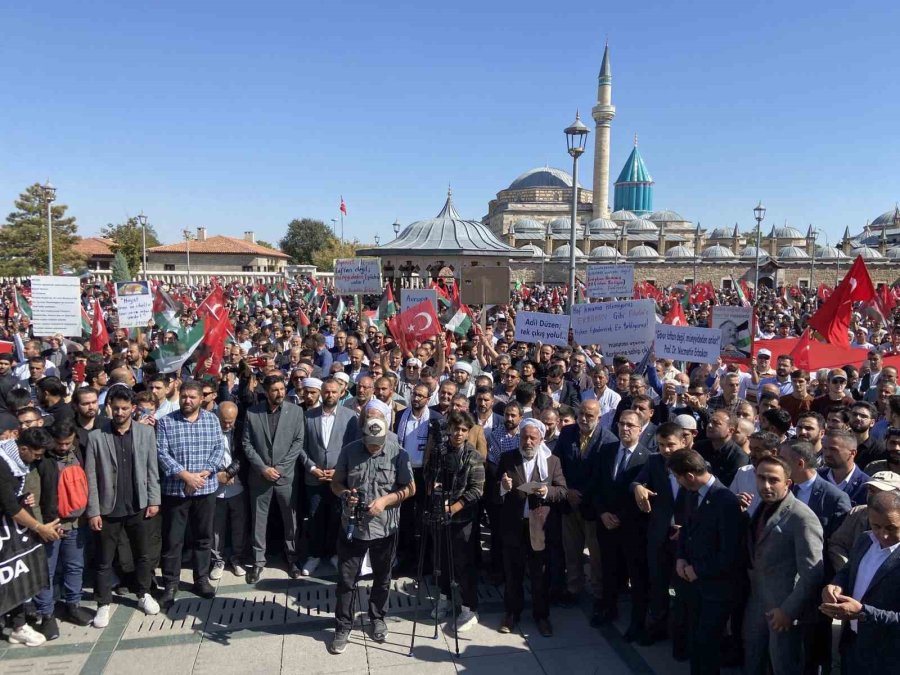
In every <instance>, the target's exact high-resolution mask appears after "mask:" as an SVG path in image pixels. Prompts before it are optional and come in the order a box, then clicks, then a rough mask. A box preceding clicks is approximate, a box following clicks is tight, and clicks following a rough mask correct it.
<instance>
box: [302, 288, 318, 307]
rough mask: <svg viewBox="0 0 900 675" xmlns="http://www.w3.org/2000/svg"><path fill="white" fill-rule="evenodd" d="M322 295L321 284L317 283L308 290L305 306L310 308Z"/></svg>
mask: <svg viewBox="0 0 900 675" xmlns="http://www.w3.org/2000/svg"><path fill="white" fill-rule="evenodd" d="M321 295H322V284H321V283H317V284H315V285H314V286H312V287H311V288H310V289H309V293H307V294H306V298H305V300H306V304H308V305H309V306H310V307H312V306H313V305H315V304H316V300H317V299H318V298H319V297H320V296H321Z"/></svg>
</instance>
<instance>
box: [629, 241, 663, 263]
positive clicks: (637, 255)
mask: <svg viewBox="0 0 900 675" xmlns="http://www.w3.org/2000/svg"><path fill="white" fill-rule="evenodd" d="M628 258H629V259H630V260H658V259H659V252H658V251H657V250H656V249H655V248H653V247H652V246H647V245H646V244H641V245H640V246H635V247H634V248H633V249H631V250H630V251H629V252H628Z"/></svg>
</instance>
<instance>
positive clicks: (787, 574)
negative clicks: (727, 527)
mask: <svg viewBox="0 0 900 675" xmlns="http://www.w3.org/2000/svg"><path fill="white" fill-rule="evenodd" d="M790 472H791V470H790V467H788V464H787V462H786V461H784V460H783V459H781V458H780V457H764V458H763V459H762V460H760V462H759V463H758V464H757V466H756V489H757V492H759V496H760V500H761V504H760V507H759V508H758V509H757V510H756V513H755V514H754V516H753V519H752V520H751V521H750V532H749V536H748V538H747V543H748V548H749V554H750V558H749V561H750V565H749V567H750V598H749V600H748V602H747V609H746V613H745V616H744V650H745V661H744V672H745V673H748V674H754V673H755V674H757V675H766V674H767V673H768V672H769V664H770V663H771V667H772V671H773V672H774V673H775V674H776V675H781V674H782V673H798V674H799V673H800V672H802V662H803V649H802V644H803V641H802V632H801V628H800V626H798V625H796V622H797V621H799V620H800V619H801V617H802V615H803V614H804V613H805V611H806V610H807V609H808V607H809V606H811V605H812V604H813V603H815V600H816V597H817V595H818V589H819V584H820V582H821V580H822V578H823V562H822V556H823V549H824V545H823V539H822V525H821V524H820V523H819V519H818V518H816V515H815V514H814V513H813V512H812V510H811V509H810V508H809V507H808V506H806V505H805V504H803V503H802V502H801V501H800V500H798V499H796V498H795V497H794V495H793V494H791V491H790V487H791V479H790Z"/></svg>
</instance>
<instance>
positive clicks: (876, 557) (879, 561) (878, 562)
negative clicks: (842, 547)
mask: <svg viewBox="0 0 900 675" xmlns="http://www.w3.org/2000/svg"><path fill="white" fill-rule="evenodd" d="M868 534H869V539H871V540H872V544H871V545H870V546H869V550H868V551H866V554H865V555H864V556H863V557H862V560H860V561H859V569H858V570H857V571H856V582H855V583H854V584H853V593H852V596H851V597H853V599H854V600H858V601H859V602H862V599H863V596H864V595H865V594H866V591H868V590H869V585H870V584H871V583H872V579H873V578H874V577H875V574H876V573H877V572H878V570H879V569H880V568H881V566H882V565H883V564H884V561H885V560H887V559H888V558H890V557H891V554H892V553H893V552H894V551H896V550H897V547H898V546H900V543H897V544H894V545H893V546H887V547H885V548H881V544H880V543H879V542H878V540H877V539H876V538H875V535H874V534H872V533H871V532H869V533H868ZM857 626H858V622H857V621H856V620H855V619H854V620H853V621H851V622H850V628H852V629H853V631H854V632H856V631H857Z"/></svg>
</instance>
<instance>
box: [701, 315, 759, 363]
mask: <svg viewBox="0 0 900 675" xmlns="http://www.w3.org/2000/svg"><path fill="white" fill-rule="evenodd" d="M709 327H710V328H716V329H718V330H719V331H720V332H721V333H722V358H723V359H727V360H730V361H736V360H740V359H748V360H749V358H750V354H751V352H752V350H753V330H752V329H753V308H752V307H750V306H749V305H748V306H747V307H740V306H734V305H716V306H715V307H713V310H712V320H711V321H710V325H709ZM748 362H749V361H748Z"/></svg>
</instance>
